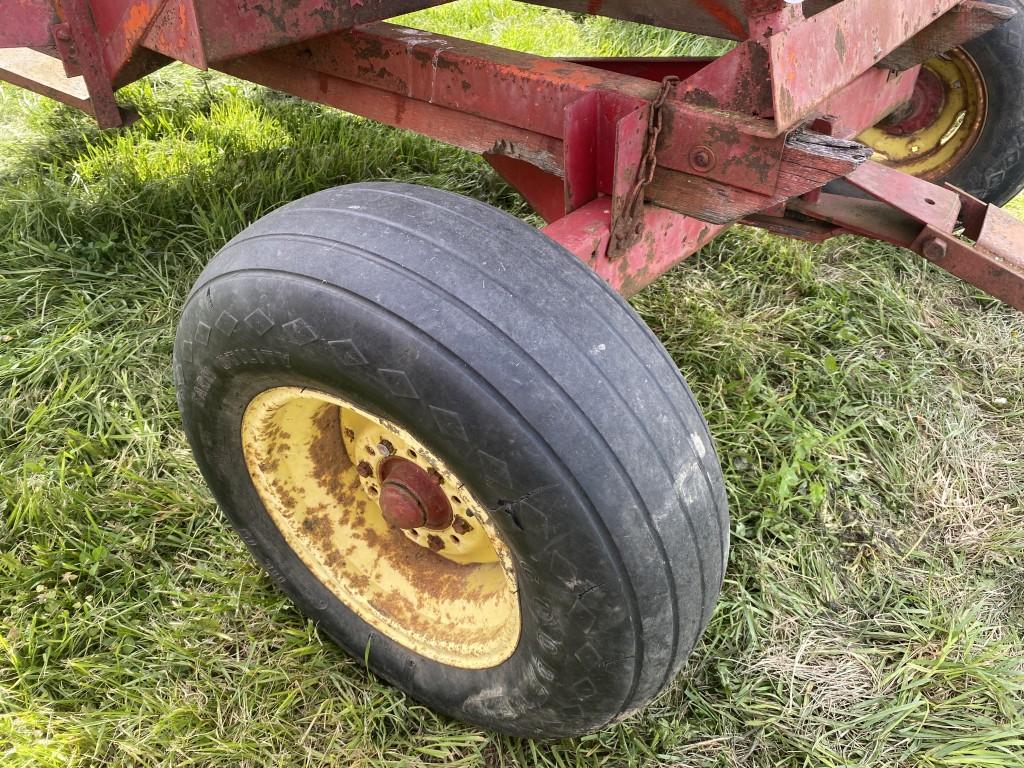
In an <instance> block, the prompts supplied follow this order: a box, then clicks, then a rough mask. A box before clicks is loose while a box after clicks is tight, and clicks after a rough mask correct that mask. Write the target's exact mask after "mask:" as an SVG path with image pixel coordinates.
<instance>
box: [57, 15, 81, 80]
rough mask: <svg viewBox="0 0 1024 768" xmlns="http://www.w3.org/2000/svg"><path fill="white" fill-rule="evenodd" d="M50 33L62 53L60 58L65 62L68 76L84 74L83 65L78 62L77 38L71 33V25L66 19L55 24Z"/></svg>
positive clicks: (58, 50)
mask: <svg viewBox="0 0 1024 768" xmlns="http://www.w3.org/2000/svg"><path fill="white" fill-rule="evenodd" d="M50 34H52V35H53V43H54V45H55V46H56V48H57V53H59V54H60V60H61V61H62V62H64V74H65V75H67V76H68V77H77V76H78V75H80V74H82V67H81V65H80V64H79V63H78V48H77V46H76V45H75V38H74V36H73V35H72V34H71V25H70V24H68V23H67V22H66V21H65V22H62V23H61V24H54V25H53V26H52V27H50Z"/></svg>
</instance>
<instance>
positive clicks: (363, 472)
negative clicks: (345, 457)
mask: <svg viewBox="0 0 1024 768" xmlns="http://www.w3.org/2000/svg"><path fill="white" fill-rule="evenodd" d="M356 472H358V473H359V476H360V477H369V476H370V475H372V474H373V467H371V466H370V464H369V462H366V461H360V462H359V464H358V465H357V466H356Z"/></svg>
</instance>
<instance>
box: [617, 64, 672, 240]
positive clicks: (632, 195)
mask: <svg viewBox="0 0 1024 768" xmlns="http://www.w3.org/2000/svg"><path fill="white" fill-rule="evenodd" d="M678 84H679V78H678V77H675V76H674V75H669V76H668V77H666V78H665V79H664V80H662V81H661V90H660V91H659V92H658V98H656V99H655V100H654V101H653V102H651V111H650V113H649V114H648V116H647V136H646V138H645V140H644V154H643V157H642V158H641V159H640V165H639V167H638V168H637V171H636V182H635V183H634V184H633V186H632V187H631V188H630V190H629V194H627V195H626V202H625V205H623V207H622V213H621V214H620V215H619V217H618V219H616V220H615V221H614V222H612V233H611V240H610V242H609V243H608V258H610V259H614V258H618V257H619V256H621V255H622V254H623V253H625V252H626V250H627V249H628V248H629V247H630V246H632V245H633V244H634V243H636V242H637V240H639V239H640V234H641V233H642V232H643V228H644V191H645V190H646V189H647V186H648V185H649V184H650V183H651V182H652V181H654V172H655V170H657V168H658V137H659V136H660V135H661V128H662V121H663V116H662V110H663V108H664V106H665V102H666V101H667V100H668V97H669V95H671V93H672V91H674V90H675V87H676V86H677V85H678Z"/></svg>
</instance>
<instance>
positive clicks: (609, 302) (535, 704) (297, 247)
mask: <svg viewBox="0 0 1024 768" xmlns="http://www.w3.org/2000/svg"><path fill="white" fill-rule="evenodd" d="M296 329H300V330H301V331H302V332H301V333H298V332H297V330H296ZM311 336H312V337H315V338H312V339H311ZM337 339H350V340H352V341H353V343H354V344H355V345H357V346H358V350H359V354H358V356H357V360H356V361H355V362H356V363H359V364H353V362H354V361H353V360H352V359H351V357H349V359H339V358H338V357H337V356H335V355H333V354H332V353H331V351H330V349H331V348H330V347H329V346H328V345H327V342H328V341H330V340H337ZM382 371H384V372H387V373H386V374H382ZM175 379H176V383H177V388H178V398H179V404H180V408H181V413H182V418H183V421H184V425H185V430H186V432H187V434H188V438H189V441H190V442H191V445H192V448H193V452H194V454H195V458H196V461H197V462H198V464H199V467H200V468H201V470H202V472H203V475H204V476H205V477H206V479H207V481H208V482H209V485H210V488H211V489H212V490H213V493H214V495H215V496H216V498H217V500H218V502H219V503H220V505H221V507H222V508H223V510H224V511H225V513H226V514H227V516H228V518H230V520H231V522H232V523H233V524H234V526H235V528H236V529H237V530H238V531H239V533H240V534H241V536H242V538H243V539H244V540H245V542H246V544H247V545H248V546H249V548H250V549H251V550H252V552H253V554H254V555H255V557H256V559H257V560H258V561H259V562H260V563H261V564H262V565H263V566H264V567H265V568H266V570H267V571H268V573H269V574H270V575H271V577H272V578H273V579H274V581H275V582H277V584H278V585H279V586H280V587H281V588H282V589H283V590H284V591H285V592H286V593H287V594H288V595H289V596H290V597H291V598H292V599H293V600H294V601H295V603H296V605H297V606H298V607H299V609H300V610H301V611H302V612H303V613H304V614H305V615H307V616H309V617H311V618H312V619H313V620H314V621H315V622H316V623H317V624H318V625H319V627H320V629H321V630H322V631H323V632H325V633H326V634H327V635H328V636H329V637H331V638H332V639H333V640H335V641H336V642H337V643H338V644H340V645H341V646H343V647H344V648H346V649H347V650H348V651H349V652H350V653H352V654H353V655H355V656H357V657H358V658H360V659H361V658H362V657H363V654H364V652H365V651H366V649H367V648H369V657H368V658H369V664H370V666H371V668H372V669H373V670H374V671H375V672H376V673H377V674H379V675H380V676H381V677H383V678H385V679H387V680H389V681H391V682H392V683H393V684H395V685H396V686H398V687H400V688H402V689H403V690H405V691H406V692H408V693H409V694H410V695H412V696H413V697H414V698H416V699H418V700H420V701H422V702H424V703H425V704H427V705H429V706H430V707H432V708H434V709H436V710H438V711H441V712H444V713H446V714H448V715H451V716H452V717H455V718H458V719H462V720H466V721H470V722H472V723H476V724H478V725H481V726H484V727H487V728H490V729H493V730H497V731H501V732H505V733H508V734H514V735H522V736H532V737H561V736H570V735H576V734H581V733H584V732H588V731H592V730H595V729H598V728H600V727H602V726H604V725H606V724H607V723H609V722H612V721H614V720H616V719H620V718H622V717H624V716H626V715H628V714H629V713H631V712H633V711H635V710H636V709H638V708H640V707H642V706H644V705H645V704H646V703H647V702H649V701H650V700H651V699H652V698H653V697H654V696H655V695H657V694H658V692H659V691H661V690H662V689H664V688H665V686H666V685H667V684H668V683H669V682H670V681H671V680H672V678H673V676H674V675H675V674H676V673H677V672H678V670H679V669H680V667H681V665H682V664H683V662H684V661H685V659H686V658H687V656H688V654H689V653H690V651H691V649H692V648H693V646H694V644H695V642H696V641H697V638H698V637H699V636H700V633H701V632H702V630H703V628H704V626H705V625H706V623H707V621H708V619H709V617H710V615H711V612H712V608H713V606H714V602H715V598H716V596H717V593H718V591H719V589H720V587H721V583H722V578H723V571H724V567H725V562H726V558H727V551H728V516H727V511H726V499H725V492H724V486H723V481H722V476H721V472H720V468H719V465H718V460H717V457H716V454H715V451H714V448H713V445H712V441H711V437H710V435H709V433H708V430H707V425H706V423H705V422H704V419H703V418H702V416H701V414H700V412H699V410H698V408H697V405H696V404H695V402H694V399H693V396H692V395H691V393H690V391H689V389H688V387H687V386H686V384H685V382H684V381H683V379H682V377H681V376H680V374H679V371H678V369H677V368H676V367H675V365H674V364H673V362H672V360H671V358H670V357H669V356H668V354H667V353H666V351H665V350H664V348H663V347H662V346H661V344H660V343H659V342H658V341H657V339H656V338H655V337H654V335H653V334H652V333H651V332H650V330H649V329H648V328H647V327H646V326H645V325H644V324H643V323H642V321H641V320H640V319H639V318H638V316H637V315H636V314H635V313H634V312H633V310H632V309H631V308H630V307H629V305H628V304H626V302H625V301H623V300H622V299H621V298H620V297H619V296H618V295H616V294H615V293H614V292H613V291H612V290H611V289H609V288H608V287H607V286H606V285H605V284H604V283H603V282H602V281H601V280H600V279H598V278H597V277H596V276H595V275H594V274H593V273H592V272H591V271H590V270H589V269H587V268H586V267H585V266H584V265H583V264H582V263H580V262H579V261H578V260H577V259H575V258H574V257H573V256H572V255H570V254H569V253H568V252H567V251H565V250H564V249H562V248H561V247H560V246H558V245H557V244H555V243H553V242H552V241H551V240H549V239H548V238H547V237H545V236H544V235H543V234H541V233H540V232H538V231H536V230H535V229H533V228H532V227H530V226H529V225H527V224H525V223H524V222H521V221H519V220H517V219H515V218H513V217H511V216H508V215H507V214H505V213H502V212H500V211H497V210H495V209H494V208H490V207H488V206H485V205H482V204H480V203H478V202H475V201H472V200H468V199H466V198H463V197H460V196H458V195H454V194H450V193H446V192H441V191H437V190H432V189H426V188H420V187H414V186H409V185H403V184H358V185H352V186H347V187H339V188H336V189H332V190H327V191H324V192H320V193H317V194H314V195H312V196H310V197H307V198H305V199H303V200H300V201H298V202H295V203H292V204H290V205H287V206H285V207H283V208H281V209H279V210H278V211H276V212H274V213H272V214H270V215H268V216H266V217H264V218H263V219H261V220H260V221H258V222H257V223H255V224H253V225H252V226H250V227H249V228H248V229H246V230H245V231H244V232H242V233H241V234H240V235H238V237H236V238H234V239H233V240H232V241H231V242H230V243H228V244H227V245H226V246H225V247H224V249H223V250H222V251H221V252H220V253H219V254H218V255H217V256H216V258H214V259H213V261H212V262H211V263H210V265H209V266H208V267H207V268H206V270H205V271H204V272H203V273H202V275H201V277H200V278H199V280H198V282H197V283H196V285H195V287H194V289H193V290H192V292H191V294H190V295H189V298H188V301H187V304H186V306H185V309H184V312H183V315H182V319H181V324H180V326H179V329H178V335H177V339H176V342H175ZM277 386H308V387H314V388H317V389H319V390H321V391H325V392H327V393H333V394H339V395H343V396H344V397H345V398H347V399H349V400H350V401H351V402H354V403H357V404H359V405H360V406H361V407H363V408H364V409H366V410H368V411H370V412H374V413H377V414H379V415H381V416H386V417H388V418H390V419H392V420H393V421H395V422H397V423H398V424H400V425H403V426H404V427H405V428H407V429H409V430H410V431H411V432H413V433H414V434H415V435H416V436H417V438H418V439H420V440H421V441H422V442H423V443H424V444H426V445H427V446H428V447H429V448H430V450H432V451H433V452H435V453H436V454H437V455H439V456H440V457H441V458H442V459H443V460H444V461H445V462H447V463H448V465H449V467H451V468H452V469H453V471H455V472H456V474H458V475H459V477H460V479H461V480H462V481H463V482H465V483H466V485H467V486H468V487H469V488H470V490H471V491H472V492H473V493H474V494H475V495H476V496H477V498H478V499H479V500H480V501H481V502H482V503H484V504H485V505H486V507H487V508H488V509H489V510H491V514H492V515H493V516H494V517H495V521H496V524H497V525H498V527H499V528H500V532H501V535H502V536H503V538H504V539H505V541H506V543H507V544H508V546H509V547H510V549H511V550H512V553H513V556H514V558H515V560H516V571H517V576H518V579H519V586H520V595H521V600H520V603H521V612H522V628H523V629H522V634H521V638H520V641H519V644H518V647H517V649H516V650H515V652H514V653H513V654H512V656H511V657H510V658H509V659H508V660H507V661H505V662H504V663H502V664H500V665H499V666H497V667H493V668H491V669H487V670H475V671H474V670H465V669H459V668H455V667H451V666H446V665H443V664H439V663H437V662H434V661H431V660H429V659H426V658H424V657H422V656H420V655H417V654H415V653H413V652H411V651H409V650H407V649H406V648H405V647H403V646H401V645H398V644H397V643H395V642H393V641H391V640H389V639H388V638H387V637H382V636H381V635H380V634H379V633H378V632H376V631H375V630H373V629H372V628H371V627H370V626H369V625H368V624H365V623H364V622H363V621H362V620H361V619H359V618H358V617H357V616H356V614H355V613H353V612H352V611H350V610H349V609H348V608H346V606H345V605H344V604H343V603H342V602H341V601H339V600H338V599H337V598H336V597H335V596H334V595H333V594H332V593H331V592H329V591H327V590H326V589H325V588H324V587H323V586H322V585H321V584H320V582H319V581H317V580H316V579H315V578H314V577H313V575H312V574H311V573H310V571H309V570H308V569H307V568H306V567H305V566H304V565H303V564H302V562H301V561H300V560H299V559H298V557H297V556H296V555H295V554H294V553H293V552H292V551H291V550H290V549H289V548H288V547H287V545H286V544H285V541H284V539H283V538H282V536H281V534H280V533H279V532H278V530H277V528H276V527H275V526H274V524H273V522H272V521H271V519H270V517H269V516H268V515H267V513H266V512H265V510H264V509H263V506H262V504H261V502H260V499H259V497H258V495H257V493H256V491H255V489H254V487H253V485H252V482H251V480H250V478H249V474H248V472H247V470H246V465H245V462H244V458H243V455H242V449H241V437H240V425H241V418H242V415H243V412H244V409H245V408H246V405H247V404H248V403H249V401H250V400H251V398H252V397H254V396H255V395H256V394H258V393H259V392H261V391H264V390H266V389H268V388H271V387H277ZM432 405H433V406H435V407H437V408H443V409H445V410H447V411H451V412H456V413H457V414H458V416H459V418H460V419H461V421H462V424H463V426H464V430H465V434H464V435H462V436H458V435H457V436H453V435H452V434H451V433H452V432H453V431H455V430H449V431H448V432H447V433H445V432H442V431H440V430H439V429H438V428H437V427H436V426H434V424H435V422H434V420H433V417H432V416H431V410H430V406H432ZM371 638H372V639H371Z"/></svg>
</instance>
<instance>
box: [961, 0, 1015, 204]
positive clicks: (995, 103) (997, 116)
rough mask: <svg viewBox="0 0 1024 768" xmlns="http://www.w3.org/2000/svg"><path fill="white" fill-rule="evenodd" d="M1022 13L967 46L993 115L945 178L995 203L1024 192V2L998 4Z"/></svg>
mask: <svg viewBox="0 0 1024 768" xmlns="http://www.w3.org/2000/svg"><path fill="white" fill-rule="evenodd" d="M995 2H997V3H999V4H1000V5H1006V6H1009V7H1011V8H1014V9H1015V10H1016V11H1017V15H1016V16H1015V17H1014V18H1013V19H1011V20H1010V21H1008V22H1007V23H1006V24H1004V25H1002V26H1001V27H999V28H997V29H994V30H992V31H991V32H989V33H988V34H986V35H983V36H982V37H980V38H978V39H977V40H973V41H971V42H970V43H967V44H966V45H964V46H963V48H964V50H965V51H966V52H967V53H968V54H970V56H971V58H972V59H974V62H975V63H976V64H977V65H978V70H979V71H980V72H981V76H982V80H984V83H985V90H986V91H987V94H988V115H987V116H986V119H985V124H984V126H983V127H982V132H981V136H979V137H978V142H977V144H975V145H974V148H973V149H972V150H971V151H970V152H969V153H968V154H967V155H966V156H965V157H964V158H963V160H961V161H960V162H959V163H958V164H957V166H956V167H955V168H953V169H952V170H951V171H950V172H949V173H948V174H947V175H946V177H945V178H944V179H943V181H948V182H950V183H951V184H953V185H955V186H957V187H960V188H961V189H963V190H964V191H966V192H969V193H971V194H972V195H974V196H975V197H977V198H979V199H981V200H984V201H985V202H988V203H992V204H994V205H1005V204H1006V203H1008V202H1010V200H1012V199H1013V198H1014V197H1016V196H1017V194H1018V193H1019V192H1020V191H1021V189H1024V1H1022V0H995Z"/></svg>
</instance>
